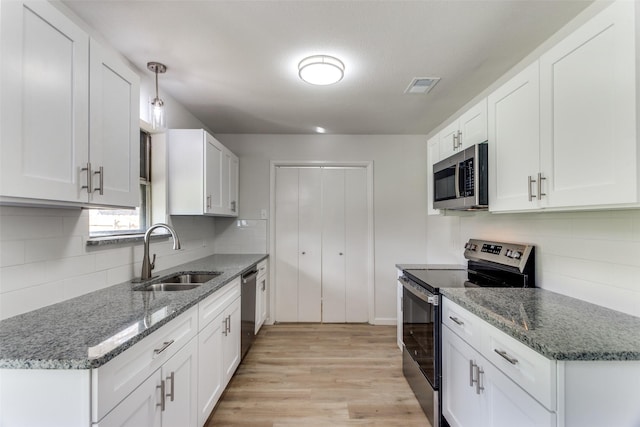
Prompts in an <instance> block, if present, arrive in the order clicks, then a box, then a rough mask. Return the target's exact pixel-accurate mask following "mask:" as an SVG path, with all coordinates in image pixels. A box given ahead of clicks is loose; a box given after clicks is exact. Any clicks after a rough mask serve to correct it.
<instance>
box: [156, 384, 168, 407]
mask: <svg viewBox="0 0 640 427" xmlns="http://www.w3.org/2000/svg"><path fill="white" fill-rule="evenodd" d="M156 388H159V389H160V403H156V406H159V407H160V410H161V411H164V408H165V404H166V400H165V396H164V390H165V389H164V380H162V381H160V385H157V386H156Z"/></svg>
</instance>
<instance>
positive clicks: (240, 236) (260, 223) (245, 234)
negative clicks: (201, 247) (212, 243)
mask: <svg viewBox="0 0 640 427" xmlns="http://www.w3.org/2000/svg"><path fill="white" fill-rule="evenodd" d="M267 228H268V227H267V220H264V219H237V218H216V252H217V253H219V254H266V253H267V252H268V251H267Z"/></svg>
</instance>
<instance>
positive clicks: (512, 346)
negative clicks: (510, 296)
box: [481, 323, 556, 411]
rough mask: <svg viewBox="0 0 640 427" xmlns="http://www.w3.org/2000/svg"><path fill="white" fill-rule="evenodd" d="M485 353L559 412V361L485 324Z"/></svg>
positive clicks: (512, 378)
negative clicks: (557, 364) (557, 371)
mask: <svg viewBox="0 0 640 427" xmlns="http://www.w3.org/2000/svg"><path fill="white" fill-rule="evenodd" d="M483 329H484V331H483V342H482V348H481V353H482V355H483V356H484V357H485V358H487V360H489V361H490V362H491V363H493V364H494V365H495V366H496V367H497V368H498V369H500V370H501V371H502V372H504V373H505V374H506V375H507V376H508V377H509V378H510V379H511V380H512V381H514V382H515V383H516V384H518V385H519V386H520V387H522V388H523V389H524V390H525V391H526V392H527V393H529V394H530V395H531V396H533V397H534V398H536V399H537V400H538V401H539V402H540V403H542V404H543V405H544V406H545V407H546V408H547V409H549V410H551V411H555V409H556V361H555V360H550V359H547V358H546V357H544V356H543V355H541V354H540V353H538V352H536V351H534V350H532V349H531V348H529V347H527V346H526V345H524V344H522V343H521V342H519V341H517V340H516V339H514V338H512V337H510V336H509V335H507V334H505V333H504V332H502V331H500V330H498V329H496V328H495V327H493V326H491V325H489V324H488V323H485V324H484V328H483Z"/></svg>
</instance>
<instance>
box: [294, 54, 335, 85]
mask: <svg viewBox="0 0 640 427" xmlns="http://www.w3.org/2000/svg"><path fill="white" fill-rule="evenodd" d="M298 75H299V76H300V78H301V79H302V80H304V81H305V82H307V83H310V84H312V85H318V86H326V85H332V84H334V83H338V82H339V81H340V80H342V78H343V77H344V64H343V63H342V61H340V60H339V59H338V58H334V57H333V56H327V55H314V56H309V57H307V58H304V59H303V60H302V61H300V63H299V64H298Z"/></svg>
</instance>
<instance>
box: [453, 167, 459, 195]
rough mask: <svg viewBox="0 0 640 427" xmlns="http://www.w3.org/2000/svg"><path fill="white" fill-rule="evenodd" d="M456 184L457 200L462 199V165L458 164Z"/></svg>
mask: <svg viewBox="0 0 640 427" xmlns="http://www.w3.org/2000/svg"><path fill="white" fill-rule="evenodd" d="M454 179H455V183H456V199H459V198H460V163H459V162H458V163H456V175H455V178H454Z"/></svg>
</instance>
